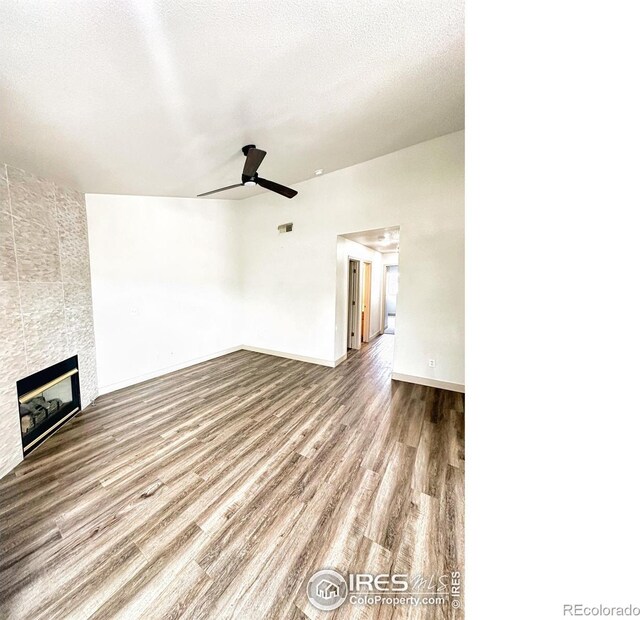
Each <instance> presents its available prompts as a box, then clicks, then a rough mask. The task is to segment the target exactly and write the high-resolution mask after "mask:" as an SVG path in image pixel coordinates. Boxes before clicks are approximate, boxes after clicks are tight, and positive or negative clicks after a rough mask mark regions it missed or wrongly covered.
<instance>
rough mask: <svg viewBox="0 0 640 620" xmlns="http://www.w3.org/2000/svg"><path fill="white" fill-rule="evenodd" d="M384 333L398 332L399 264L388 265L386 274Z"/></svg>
mask: <svg viewBox="0 0 640 620" xmlns="http://www.w3.org/2000/svg"><path fill="white" fill-rule="evenodd" d="M384 282H385V285H384V293H385V294H384V333H385V334H395V333H396V303H397V298H398V265H386V266H385V274H384Z"/></svg>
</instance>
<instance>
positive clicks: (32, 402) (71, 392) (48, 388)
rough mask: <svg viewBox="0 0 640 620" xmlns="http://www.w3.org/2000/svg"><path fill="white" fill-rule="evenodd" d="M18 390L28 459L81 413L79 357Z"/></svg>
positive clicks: (30, 379) (34, 377)
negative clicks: (32, 452)
mask: <svg viewBox="0 0 640 620" xmlns="http://www.w3.org/2000/svg"><path fill="white" fill-rule="evenodd" d="M17 388H18V405H19V415H20V429H21V430H22V451H23V453H24V455H25V456H26V455H27V454H29V452H31V451H32V450H33V449H34V448H37V447H38V446H39V445H40V444H41V443H42V442H43V441H45V440H46V439H47V438H48V437H50V436H51V434H52V433H54V432H55V431H56V430H58V429H59V428H60V427H61V426H62V425H63V424H64V423H65V422H67V421H68V420H70V419H71V418H72V417H73V416H74V415H75V414H76V413H78V411H80V376H79V371H78V356H77V355H74V356H73V357H70V358H69V359H67V360H64V361H63V362H60V363H59V364H55V365H53V366H49V368H45V369H44V370H41V371H40V372H36V373H35V374H33V375H30V376H29V377H25V378H24V379H21V380H20V381H18V383H17Z"/></svg>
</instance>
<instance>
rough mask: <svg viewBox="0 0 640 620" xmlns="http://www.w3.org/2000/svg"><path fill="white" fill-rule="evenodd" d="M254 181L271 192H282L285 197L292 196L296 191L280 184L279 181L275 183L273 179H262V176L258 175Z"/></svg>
mask: <svg viewBox="0 0 640 620" xmlns="http://www.w3.org/2000/svg"><path fill="white" fill-rule="evenodd" d="M256 182H257V183H258V185H260V186H261V187H264V188H265V189H270V190H271V191H272V192H276V194H282V195H283V196H286V197H287V198H293V197H294V196H295V195H296V194H297V193H298V192H296V190H295V189H291V188H290V187H285V186H284V185H280V183H275V182H274V181H269V179H263V178H262V177H258V178H257V179H256Z"/></svg>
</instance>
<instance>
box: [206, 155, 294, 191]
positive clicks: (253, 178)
mask: <svg viewBox="0 0 640 620" xmlns="http://www.w3.org/2000/svg"><path fill="white" fill-rule="evenodd" d="M242 152H243V153H244V155H245V157H246V158H247V159H246V160H245V162H244V169H243V170H242V183H236V184H235V185H227V186H226V187H221V188H219V189H214V190H211V191H210V192H205V193H204V194H198V198H202V197H203V196H210V195H211V194H217V193H218V192H224V191H226V190H228V189H233V188H234V187H242V186H243V185H246V186H247V187H254V186H256V185H259V186H260V187H264V188H265V189H269V190H271V191H272V192H275V193H276V194H281V195H282V196H286V197H287V198H293V197H294V196H295V195H296V194H297V193H298V192H297V191H296V190H295V189H291V188H290V187H285V186H284V185H280V184H279V183H275V182H274V181H269V179H263V178H262V177H259V176H258V172H257V171H258V167H259V166H260V164H261V163H262V160H263V159H264V156H265V155H266V154H267V152H266V151H261V150H260V149H257V148H256V145H255V144H247V146H243V147H242Z"/></svg>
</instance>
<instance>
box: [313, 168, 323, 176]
mask: <svg viewBox="0 0 640 620" xmlns="http://www.w3.org/2000/svg"><path fill="white" fill-rule="evenodd" d="M323 172H324V168H318V169H317V170H316V171H315V173H314V174H315V175H316V176H317V177H319V176H320V175H321V174H322V173H323Z"/></svg>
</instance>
